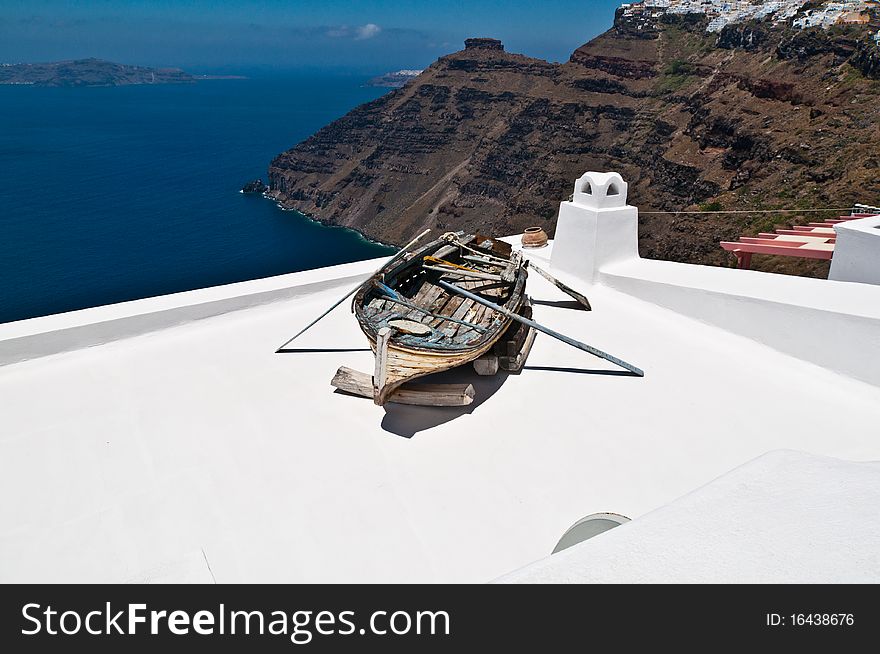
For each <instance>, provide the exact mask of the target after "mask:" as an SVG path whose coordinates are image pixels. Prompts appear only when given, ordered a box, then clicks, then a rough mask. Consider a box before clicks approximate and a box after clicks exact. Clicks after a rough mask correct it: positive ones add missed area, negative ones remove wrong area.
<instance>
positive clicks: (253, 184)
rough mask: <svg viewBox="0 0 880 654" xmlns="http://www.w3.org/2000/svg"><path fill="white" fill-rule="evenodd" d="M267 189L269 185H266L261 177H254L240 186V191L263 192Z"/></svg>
mask: <svg viewBox="0 0 880 654" xmlns="http://www.w3.org/2000/svg"><path fill="white" fill-rule="evenodd" d="M268 190H269V187H268V186H266V184H265V183H264V182H263V180H262V179H255V180H253V181H250V182H248V183H247V184H245V185H244V186H242V187H241V192H242V193H265V192H266V191H268Z"/></svg>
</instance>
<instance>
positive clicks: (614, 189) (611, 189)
mask: <svg viewBox="0 0 880 654" xmlns="http://www.w3.org/2000/svg"><path fill="white" fill-rule="evenodd" d="M605 195H620V189H618V188H617V184H615V183H614V182H612V183H611V184H609V185H608V191H607V192H606V193H605Z"/></svg>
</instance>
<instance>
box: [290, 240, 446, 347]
mask: <svg viewBox="0 0 880 654" xmlns="http://www.w3.org/2000/svg"><path fill="white" fill-rule="evenodd" d="M430 231H431V230H430V229H426V230H425V231H423V232H422V233H421V234H419V235H418V236H416V237H415V238H414V239H413V240H411V241H410V242H409V243H407V244H406V245H404V246H403V248H401V250H400V252H398V253H397V254H395V255H394V256H393V257H391V258H390V259H388V261H386V262H385V263H383V264H382V266H381V267H380V268H379V269H378V270H377V271H376V272H374V273H373V274H374V275H375V274H376V273H377V272H379V270H382V268H384V267H385V266H387V265H388V264H391V263H394V262H395V261H397V260H398V259H400V258H401V257H402V256H403V255H404V254H406V253H407V251H408V250H409V249H410V248H412V246H413V245H415V244H416V243H418V242H419V241H420V240H422V238H424V236H425V235H426V234H428V233H429V232H430ZM362 285H363V283H361V284H358V285H357V286H355V287H354V288H353V289H351V290H350V291H349V292H348V293H346V294H345V295H344V296H343V297H341V298H340V299H339V300H338V301H337V302H336V303H335V304H334V305H333V306H332V307H330V308H329V309H327V310H326V311H325V312H324V313H322V314H321V315H320V316H318V317H317V318H315V319H314V320H313V321H312V322H310V323H309V324H308V325H306V326H305V327H303V328H302V329H300V330H299V331H298V332H297V333H296V335H294V336H293V338H290V339H289V340H287V341H286V342H285V343H284V344H283V345H282V346H281V347H279V348H278V349H277V350H275V353H276V354H277V353H279V352H281V350H283V349H284V348H285V347H287V346H288V345H289V344H290V343H292V342H293V341H295V340H296V339H297V338H299V337H300V336H302V335H303V334H305V333H306V332H307V331H308V330H309V329H311V328H312V327H314V326H315V325H316V324H317V323H318V321H319V320H321V319H322V318H324V316H326V315H327V314H328V313H330V312H331V311H333V309H335V308H336V307H338V306H339V305H340V304H342V303H343V302H345V301H346V300H347V299H348V298H350V297H351V296H352V295H354V294H355V293H356V292H357V290H358V289H359V288H360V287H361V286H362Z"/></svg>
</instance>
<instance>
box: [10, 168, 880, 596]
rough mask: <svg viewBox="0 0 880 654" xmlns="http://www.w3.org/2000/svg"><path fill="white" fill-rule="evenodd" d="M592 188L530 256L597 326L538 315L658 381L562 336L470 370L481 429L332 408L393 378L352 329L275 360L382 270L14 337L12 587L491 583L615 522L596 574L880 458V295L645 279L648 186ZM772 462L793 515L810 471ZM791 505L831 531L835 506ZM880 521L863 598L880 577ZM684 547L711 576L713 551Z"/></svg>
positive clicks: (725, 280) (111, 312) (662, 276)
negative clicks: (738, 508)
mask: <svg viewBox="0 0 880 654" xmlns="http://www.w3.org/2000/svg"><path fill="white" fill-rule="evenodd" d="M588 186H589V188H587V187H588ZM575 191H576V192H575V195H574V197H573V200H572V201H570V202H563V203H562V205H561V210H560V218H559V226H558V230H557V239H556V242H555V243H554V244H552V245H551V246H549V247H547V248H544V249H538V250H533V251H531V252H530V253H529V256H532V257H535V258H536V261H538V260H540V261H543V262H544V263H545V265H546V264H548V263H549V264H552V269H553V271H554V273H555V274H558V275H559V276H560V277H562V278H563V279H564V281H566V282H567V283H569V284H570V285H571V286H574V287H576V288H579V289H581V290H583V291H585V292H586V294H587V295H588V296H589V298H590V301H591V303H592V306H593V311H592V312H584V311H577V310H574V309H572V308H570V304H569V303H568V302H566V300H567V297H566V296H564V295H562V294H561V292H559V291H558V290H557V289H556V288H555V287H553V286H551V285H550V284H549V283H547V282H546V281H544V279H542V278H541V277H539V276H536V275H533V276H532V277H531V278H530V279H529V293H530V295H531V296H532V298H533V299H534V302H535V318H536V320H538V321H539V322H542V323H544V324H547V325H549V326H551V327H553V328H554V329H556V330H558V331H560V332H563V333H566V334H569V335H571V336H573V337H575V338H577V339H579V340H582V341H586V342H588V343H590V344H592V345H595V346H596V347H599V348H601V349H603V350H605V351H608V352H611V353H612V354H615V355H617V356H619V357H621V358H623V359H625V360H627V361H630V362H632V363H633V364H635V365H637V366H639V367H641V368H643V369H644V370H645V371H646V375H645V377H644V378H637V377H632V376H628V375H623V374H620V373H619V371H618V370H617V369H615V368H614V367H613V366H612V365H611V364H607V363H606V362H604V361H602V360H599V359H595V358H592V357H590V356H588V355H586V354H584V353H582V352H579V351H577V350H574V349H572V348H570V347H568V346H566V345H564V344H562V343H560V342H558V341H555V340H552V339H550V338H549V337H547V336H545V335H542V334H539V335H538V338H537V341H536V343H535V346H534V348H533V350H532V352H531V355H530V357H529V359H528V361H527V364H526V369H525V370H523V371H522V373H521V374H519V375H509V376H504V375H500V376H496V377H476V376H474V375H473V374H471V373H468V372H458V373H453V376H455V375H459V376H462V377H465V378H468V379H469V380H470V381H472V382H473V384H474V386H475V388H476V391H477V397H476V401H475V402H474V404H472V405H470V406H468V407H462V408H442V409H438V408H427V407H411V406H402V405H394V404H390V405H387V406H386V407H383V408H380V407H377V406H375V405H374V404H373V403H372V402H370V401H369V400H365V399H361V398H356V397H351V396H348V395H343V394H340V393H336V392H333V391H332V389H331V388H330V385H329V382H330V379H331V377H332V376H333V374H334V372H335V371H336V369H337V368H338V367H339V366H340V365H343V364H344V365H348V366H351V367H353V368H357V369H361V370H365V371H368V370H371V369H372V355H371V353H370V352H369V351H367V349H366V346H367V343H366V340H365V338H364V337H363V335H362V334H361V333H360V331H359V329H358V327H357V325H356V322H355V320H354V318H353V317H352V315H351V314H350V313H349V311H348V309H347V307H346V306H343V307H340V308H339V309H337V310H336V311H334V312H333V313H332V314H330V316H328V317H327V318H326V319H325V320H324V321H322V322H321V323H319V325H318V326H317V327H315V328H313V329H312V330H311V331H309V332H307V334H306V335H305V336H303V337H302V338H301V339H299V340H297V341H296V342H295V343H294V345H296V346H297V347H300V348H303V349H306V350H309V349H311V350H314V351H310V352H302V353H293V354H276V353H275V349H276V347H278V345H280V344H281V343H282V342H284V341H285V340H286V339H287V338H288V337H289V336H290V335H291V334H293V333H295V332H296V331H297V330H298V329H299V328H300V327H301V326H303V325H304V324H306V323H308V322H309V321H310V320H311V319H312V318H314V317H315V316H316V315H318V314H319V313H320V312H321V311H323V310H324V309H325V308H326V307H328V306H330V305H331V304H332V303H333V302H334V301H335V300H336V299H337V298H339V297H341V296H342V295H343V294H344V293H345V292H346V291H348V290H349V289H350V288H351V287H352V286H353V285H355V284H357V283H358V282H359V281H360V280H363V279H364V278H366V276H367V275H368V274H369V273H370V272H371V271H372V270H374V269H375V268H377V267H378V266H379V265H380V262H379V261H368V262H362V263H355V264H349V265H345V266H336V267H332V268H324V269H319V270H312V271H308V272H304V273H298V274H293V275H285V276H282V277H276V278H271V279H264V280H257V281H253V282H247V283H242V284H233V285H230V286H224V287H217V288H209V289H204V290H200V291H193V292H190V293H182V294H178V295H171V296H165V297H157V298H150V299H146V300H140V301H137V302H129V303H125V304H120V305H115V306H106V307H99V308H95V309H89V310H85V311H78V312H74V313H69V314H63V315H55V316H49V317H46V318H38V319H34V320H28V321H22V322H19V323H10V324H6V325H0V364H2V367H0V497H2V498H3V501H2V503H0V525H2V531H0V581H2V582H44V581H88V582H104V581H106V582H122V581H208V582H210V581H212V580H216V581H218V582H239V581H255V582H256V581H268V582H307V581H311V582H330V581H389V582H390V581H407V582H411V581H444V582H452V581H473V582H480V581H488V580H492V579H494V578H496V577H499V576H500V575H503V574H505V573H508V572H510V571H512V570H515V569H517V568H520V567H522V566H524V565H526V564H528V563H530V562H532V561H535V560H536V559H540V558H541V557H545V556H547V555H548V554H549V553H550V552H551V551H552V550H553V548H554V546H555V545H556V543H557V541H558V540H559V538H560V536H561V535H562V534H563V532H565V530H566V529H567V528H568V527H569V526H570V525H572V523H574V522H575V521H577V520H578V519H580V518H582V517H584V516H586V515H589V514H593V513H598V512H615V513H619V514H623V515H625V516H628V517H630V518H633V522H631V523H628V524H626V525H624V526H622V527H619V528H617V529H615V530H613V531H612V532H609V533H608V534H603V535H601V536H599V537H597V538H595V539H592V540H590V541H587V542H585V543H582V544H581V545H578V546H576V547H575V548H572V550H571V551H572V552H576V551H580V550H578V548H585V547H591V546H592V547H596V546H599V545H602V544H603V543H613V542H620V539H621V538H624V544H623V545H621V547H622V548H624V549H625V550H626V551H628V552H632V551H634V550H633V547H635V551H636V552H638V551H639V548H650V547H651V539H656V538H659V537H658V536H657V533H658V532H657V529H656V528H655V529H653V531H652V529H651V528H650V527H651V525H652V524H654V525H656V523H657V518H651V517H650V516H648V517H646V518H645V520H647V521H648V522H647V528H645V527H640V526H639V525H644V524H645V523H643V522H641V521H640V517H641V516H644V515H645V514H647V513H648V512H651V511H653V510H655V509H659V508H661V507H664V506H665V505H669V504H670V503H672V502H674V501H675V500H676V498H679V497H681V496H683V495H685V494H686V493H688V492H689V491H692V490H693V489H695V488H697V487H700V486H702V485H704V484H706V483H708V482H710V481H712V480H713V479H715V478H716V477H718V476H720V475H723V474H724V473H726V472H727V471H729V470H731V469H733V468H735V467H737V466H741V465H742V464H744V463H746V462H748V461H750V460H752V459H755V458H756V457H759V456H761V455H764V454H765V453H767V452H768V451H771V450H777V449H780V448H786V449H791V450H799V451H806V452H809V453H811V455H823V456H827V457H835V458H839V459H845V460H854V461H872V460H880V286H876V285H872V284H866V283H855V282H843V281H826V280H816V279H806V278H793V277H782V276H776V275H770V274H766V273H760V272H754V271H746V270H733V269H719V268H708V267H701V266H691V265H684V264H676V263H670V262H662V261H648V260H643V259H640V258H639V257H638V254H637V250H636V219H637V211H636V209H635V208H634V207H630V206H627V205H626V185H625V183H624V182H623V180H622V179H620V177H619V176H618V175H616V174H611V175H602V174H597V173H590V174H587V175H585V176H584V177H583V178H581V179H580V180H578V182H577V186H576V189H575ZM609 192H610V193H611V194H610V195H606V193H609ZM856 236H858V237H859V238H860V241H859V243H860V244H861V243H862V240H864V239H861V236H864V234H861V233H860V234H858V235H856ZM870 236H873V234H870ZM517 240H518V239H514V241H517ZM876 240H877V239H876V238H875V239H873V241H871V242H873V243H876ZM860 248H862V245H859V247H856V248H853V249H852V251H854V252H864V251H865V250H864V249H860ZM868 251H871V248H868ZM876 252H877V250H876V249H874V250H873V255H872V256H874V257H876ZM835 256H837V253H836V254H835ZM874 260H875V261H876V258H875V259H874ZM862 267H863V268H864V266H862ZM856 268H857V269H858V268H859V267H858V266H856ZM773 461H775V462H776V463H777V464H778V465H776V467H775V468H774V469H773V470H774V472H773V474H772V475H771V476H770V478H769V479H768V478H767V476H766V475H764V477H762V479H764V481H763V482H762V483H764V484H766V485H769V488H770V490H769V493H770V494H771V495H772V494H773V488H774V483H775V482H774V478H775V477H777V476H778V478H779V480H780V481H779V484H780V485H779V487H778V488H779V491H780V492H782V493H786V492H789V491H788V490H787V489H791V488H793V487H794V488H798V486H797V485H794V486H793V485H792V483H790V478H791V476H792V475H795V476H796V475H797V474H798V471H799V470H804V469H806V470H809V469H810V466H800V464H798V466H800V467H798V466H795V467H794V468H792V469H790V470H789V472H788V473H786V474H782V473H780V472H779V466H783V467H785V465H787V464H786V461H787V459H786V457H782V458H781V459H773ZM795 463H797V462H795ZM841 465H844V464H841ZM765 469H766V466H764V467H761V466H758V467H757V468H750V469H749V470H751V471H752V472H754V471H755V470H757V471H758V472H760V471H761V470H765ZM786 469H788V468H786ZM863 477H864V475H863V476H862V477H859V478H858V479H859V480H860V482H859V483H862V481H861V480H862V479H863ZM840 483H844V484H845V483H846V482H845V481H843V482H840ZM859 488H861V486H859ZM710 497H718V496H717V495H712V494H711V493H710ZM835 497H837V496H835ZM746 499H748V498H746ZM719 501H723V500H719ZM738 501H739V502H742V501H743V500H742V498H740V500H738ZM840 502H841V503H845V497H844V498H842V499H841V500H840ZM832 504H833V503H832ZM673 506H679V505H673ZM685 506H687V505H685ZM710 506H711V505H710ZM793 506H794V507H795V508H794V509H793V511H794V515H793V517H792V515H791V514H789V519H791V520H794V521H796V522H798V524H800V525H802V527H803V529H806V530H807V531H809V529H808V525H810V524H813V523H814V522H820V521H822V520H823V519H825V518H827V515H828V513H827V512H828V510H829V509H831V510H833V509H834V508H835V506H831V507H829V506H827V503H826V505H823V506H822V507H821V513H819V512H816V511H813V510H812V509H811V506H810V504H809V503H808V502H795V503H794V504H793ZM853 506H861V504H853ZM837 508H839V509H841V510H843V509H844V508H846V507H842V506H841V507H837ZM755 510H756V511H760V510H762V509H761V505H760V504H755ZM672 511H673V512H672V513H671V514H667V515H671V516H672V517H675V516H678V515H681V511H678V513H676V511H675V510H672ZM709 513H711V511H709ZM728 513H729V512H728ZM652 515H654V516H656V515H657V514H656V513H655V514H652ZM662 515H663V514H661V516H662ZM739 515H742V513H740V514H739ZM842 515H847V514H846V513H845V512H844V513H843V514H842ZM862 520H863V521H865V522H864V523H863V524H861V525H860V526H858V528H856V527H855V526H853V531H852V533H851V538H850V539H849V540H850V541H851V547H850V548H843V549H842V550H841V552H840V554H839V556H842V557H844V558H846V557H850V558H847V559H846V562H848V564H849V565H848V567H847V570H849V572H850V576H853V577H855V578H860V577H859V571H860V570H862V569H865V570H866V575H867V576H868V577H870V574H869V573H868V572H867V571H870V570H874V571H876V570H877V568H878V558H877V557H878V554H877V552H878V550H877V548H873V550H871V552H869V553H868V554H865V553H864V551H863V550H864V545H865V540H866V539H870V538H874V539H875V540H874V542H876V536H877V527H876V523H877V521H876V516H863V517H862ZM853 522H855V521H853ZM853 522H850V523H848V524H853ZM669 524H675V525H677V526H676V527H675V529H676V530H677V531H675V532H674V533H673V534H672V535H671V536H670V533H669V531H668V530H666V531H663V530H660V531H661V532H662V533H663V538H664V539H666V540H664V541H663V543H664V547H666V549H667V550H668V549H669V548H668V540H669V539H670V538H672V539H677V540H678V542H679V543H680V546H679V547H677V548H674V549H677V550H678V553H679V555H681V553H688V552H689V553H691V554H692V558H693V559H694V561H693V562H694V566H693V570H701V571H703V572H702V573H701V580H702V579H705V580H707V581H710V580H713V575H715V573H713V570H715V568H713V567H712V566H711V565H707V564H706V563H705V562H703V563H702V564H700V565H698V564H697V561H698V560H700V557H705V556H711V554H707V552H709V551H710V548H708V547H707V542H708V541H707V540H706V538H707V537H708V536H707V534H706V531H705V530H703V529H700V527H699V525H696V524H694V525H689V524H688V522H687V521H686V520H677V521H672V522H670V523H669ZM713 524H714V523H713ZM865 525H867V526H865ZM722 526H723V525H722ZM734 527H735V526H731V527H730V528H732V529H733V528H734ZM689 529H690V531H689ZM842 529H844V530H845V529H846V524H844V525H843V527H842ZM866 529H867V531H866ZM872 529H873V531H871V530H872ZM826 531H827V529H826ZM786 533H789V534H790V532H786ZM817 533H819V532H817ZM821 533H825V532H821ZM836 533H837V536H838V537H841V533H842V534H843V535H844V536H846V535H847V534H848V532H846V531H844V532H841V531H839V530H838V531H837V532H836ZM652 534H654V535H652ZM740 535H741V534H740ZM612 536H614V539H612V540H608V539H611V537H612ZM765 536H766V533H765ZM625 538H629V539H630V540H629V541H628V542H629V543H630V544H629V545H627V544H626V542H627V541H626V540H625ZM632 539H637V540H636V545H635V546H633V545H632V543H633V541H632ZM639 539H641V540H639ZM844 540H845V541H846V538H844ZM603 547H605V546H603ZM664 551H666V550H664ZM738 551H739V552H741V553H742V554H741V556H744V557H749V556H753V557H759V556H761V554H760V552H762V551H766V550H765V548H763V547H754V548H752V549H748V548H740V549H739V550H738ZM822 551H825V550H822ZM854 552H858V557H860V558H852V557H854V556H856V555H855V554H853V553H854ZM606 554H607V553H606ZM606 554H602V555H603V556H606ZM557 556H559V555H557ZM567 556H569V557H572V556H575V555H574V554H572V555H567ZM565 560H566V559H557V558H556V557H555V556H554V557H552V558H551V559H550V561H559V562H564V561H565ZM574 565H575V566H577V565H578V564H577V561H575V562H574ZM744 569H748V570H754V569H755V567H754V566H752V567H748V566H746V567H745V568H744ZM541 570H544V568H542V569H541ZM578 570H580V573H578ZM654 570H655V571H657V570H659V571H666V572H665V573H663V574H660V576H661V577H662V578H663V580H668V581H675V580H676V579H677V576H676V572H675V570H676V568H675V567H674V566H666V567H664V566H663V565H660V564H658V567H656V568H654ZM735 570H736V568H735V567H730V566H727V567H725V568H724V575H728V576H729V575H733V576H734V577H735V574H736V573H735ZM718 574H721V573H720V572H719V573H718ZM874 574H875V576H876V572H875V573H874ZM554 575H555V576H554ZM634 576H635V577H638V575H637V574H635V573H634ZM649 576H650V575H649ZM655 576H656V575H655ZM715 576H717V575H715ZM781 576H782V577H783V579H782V580H800V579H802V577H800V576H799V574H798V572H797V570H795V571H792V572H790V573H786V574H782V575H781ZM562 577H563V578H564V579H565V580H569V581H571V580H581V579H586V578H591V577H590V574H589V573H588V572H587V573H585V572H584V571H583V569H581V568H577V567H575V568H572V569H570V570H569V572H566V573H564V574H563V575H562ZM559 578H560V577H559V574H558V572H557V573H545V572H540V571H539V572H536V573H534V574H533V573H529V572H525V573H522V574H521V577H520V579H519V580H524V581H529V580H541V579H559ZM593 578H602V575H601V574H593ZM725 578H726V577H725ZM512 580H517V579H516V578H514V579H512ZM636 580H637V579H636Z"/></svg>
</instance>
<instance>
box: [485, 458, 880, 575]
mask: <svg viewBox="0 0 880 654" xmlns="http://www.w3.org/2000/svg"><path fill="white" fill-rule="evenodd" d="M878 504H880V463H876V462H875V463H852V462H848V461H840V460H838V459H830V458H826V457H817V456H813V455H808V454H804V453H802V452H793V451H790V450H783V451H775V452H771V453H769V454H765V455H763V456H761V457H759V458H758V459H755V460H754V461H750V462H749V463H747V464H746V465H744V466H742V467H740V468H737V469H736V470H734V471H732V472H729V473H727V474H726V475H724V476H722V477H720V478H719V479H716V480H715V481H713V482H711V483H709V484H708V485H706V486H703V487H702V488H700V489H698V490H696V491H694V492H692V493H689V494H688V495H686V496H684V497H682V498H680V499H678V500H676V501H674V502H673V503H672V504H669V505H668V506H665V507H662V508H660V509H657V510H656V511H653V512H651V513H649V514H648V515H646V516H644V517H642V518H639V519H638V520H634V521H633V522H629V523H626V524H625V525H621V526H620V527H616V528H614V529H612V530H611V531H609V532H606V533H603V534H600V535H599V536H598V537H595V538H591V539H589V540H587V541H584V542H582V543H578V544H577V545H574V546H573V547H571V548H569V549H567V550H564V551H563V552H560V553H558V554H556V555H554V556H552V557H549V558H545V559H543V560H541V561H538V562H536V563H533V564H531V565H529V566H527V567H525V568H523V569H521V570H518V571H516V572H513V573H511V574H509V575H506V576H504V577H502V578H501V579H500V580H499V581H501V582H504V583H664V582H669V581H675V582H680V583H703V582H712V583H757V584H760V583H792V582H799V583H875V584H876V583H878V582H880V546H878V545H880V521H878V520H877V519H876V515H877V506H878Z"/></svg>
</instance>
